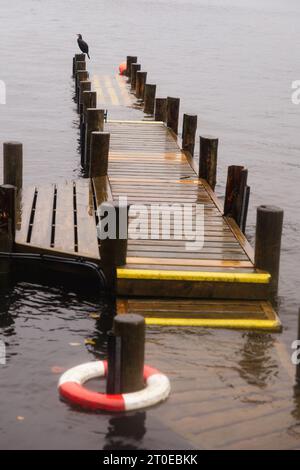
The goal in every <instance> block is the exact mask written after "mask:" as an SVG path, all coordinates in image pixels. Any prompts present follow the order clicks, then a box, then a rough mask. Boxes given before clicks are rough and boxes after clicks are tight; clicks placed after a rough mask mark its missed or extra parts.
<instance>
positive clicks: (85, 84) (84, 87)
mask: <svg viewBox="0 0 300 470" xmlns="http://www.w3.org/2000/svg"><path fill="white" fill-rule="evenodd" d="M91 88H92V82H90V81H89V80H85V81H82V82H80V84H79V100H78V103H77V111H78V113H79V114H80V115H81V114H82V111H83V92H84V91H91Z"/></svg>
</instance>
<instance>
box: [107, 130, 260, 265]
mask: <svg viewBox="0 0 300 470" xmlns="http://www.w3.org/2000/svg"><path fill="white" fill-rule="evenodd" d="M106 130H107V131H109V132H110V134H111V147H110V156H109V178H110V182H111V187H112V193H113V197H114V199H117V198H118V197H120V196H126V197H127V198H128V202H129V203H130V204H139V205H140V204H143V205H144V206H145V208H146V209H147V211H148V214H149V213H150V211H151V207H153V205H157V206H160V207H159V208H158V209H157V210H158V211H160V213H161V215H162V217H165V212H164V211H165V209H164V207H163V206H166V205H169V206H170V205H171V204H190V205H193V211H194V213H193V218H192V223H190V225H189V226H187V225H185V229H187V230H188V231H190V232H191V231H192V230H193V227H194V226H195V207H197V206H199V205H202V206H203V207H204V209H203V210H204V215H205V234H204V239H205V243H204V246H203V247H202V248H201V249H200V250H199V251H196V252H195V251H190V252H189V251H188V250H187V249H186V240H185V238H184V237H182V239H181V240H174V239H171V240H170V239H169V240H163V239H162V238H163V232H162V229H159V240H156V239H152V225H151V222H152V219H153V218H152V216H151V215H149V216H147V217H146V218H145V216H144V217H141V215H140V214H138V215H137V216H136V214H134V211H133V210H131V211H130V221H131V227H130V229H129V238H130V240H129V245H128V265H130V264H139V263H141V264H143V265H146V264H148V265H149V266H151V265H160V266H162V267H166V266H168V265H172V266H175V268H176V269H177V268H178V269H182V268H183V267H184V265H186V266H195V263H196V265H198V266H209V267H218V266H220V267H222V268H234V269H236V268H239V267H241V268H244V267H248V268H251V267H253V263H252V261H251V260H250V258H249V256H248V254H247V253H246V252H245V250H244V248H243V247H242V246H241V244H240V242H239V241H238V240H237V238H236V236H235V235H234V233H233V231H232V229H231V227H230V226H229V225H228V223H227V221H226V220H225V219H224V218H223V216H222V213H221V211H220V208H219V207H218V206H217V205H216V204H215V201H214V200H213V199H212V198H211V194H210V193H209V191H208V190H207V187H206V185H205V184H204V183H203V181H201V180H199V179H198V178H197V177H196V175H195V171H194V169H193V168H192V167H191V165H190V164H189V162H188V159H187V158H186V156H185V154H184V153H183V152H182V151H181V150H180V148H179V146H178V143H177V141H176V139H174V136H173V135H172V133H171V132H170V131H169V130H168V129H167V128H166V126H165V125H164V124H162V123H157V122H149V123H144V122H120V121H113V122H109V123H108V124H107V125H106ZM136 217H138V219H139V221H141V220H142V223H141V224H140V225H141V226H140V228H139V234H140V238H141V239H142V240H134V239H133V237H134V228H136V227H135V220H136ZM175 228H176V225H175V224H174V222H173V219H172V214H171V215H170V234H171V237H173V236H174V232H175ZM135 233H136V232H135ZM198 260H199V263H198ZM224 261H225V263H224Z"/></svg>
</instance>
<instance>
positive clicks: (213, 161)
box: [199, 136, 219, 190]
mask: <svg viewBox="0 0 300 470" xmlns="http://www.w3.org/2000/svg"><path fill="white" fill-rule="evenodd" d="M218 144H219V140H218V139H216V138H215V137H208V136H205V137H204V136H201V137H200V154H199V178H203V179H204V180H206V181H207V182H208V184H209V185H210V187H211V188H212V190H214V189H215V186H216V182H217V162H218Z"/></svg>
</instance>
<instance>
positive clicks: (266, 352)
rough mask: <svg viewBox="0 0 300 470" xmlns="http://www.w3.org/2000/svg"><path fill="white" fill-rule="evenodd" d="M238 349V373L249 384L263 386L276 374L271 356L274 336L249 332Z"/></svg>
mask: <svg viewBox="0 0 300 470" xmlns="http://www.w3.org/2000/svg"><path fill="white" fill-rule="evenodd" d="M245 336H246V341H245V342H244V344H243V347H242V349H241V350H240V360H239V361H238V364H239V368H238V371H239V374H240V376H241V378H242V379H244V380H245V381H246V382H247V383H248V384H249V385H256V386H258V387H261V388H264V387H266V386H267V385H268V382H269V381H270V380H271V379H272V378H273V377H275V376H276V375H277V374H278V363H277V362H276V361H275V360H274V359H273V357H272V350H273V346H274V338H273V337H272V336H271V335H269V334H264V333H256V332H249V333H247V334H246V335H245Z"/></svg>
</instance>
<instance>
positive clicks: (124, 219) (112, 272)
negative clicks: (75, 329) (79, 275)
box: [97, 201, 129, 297]
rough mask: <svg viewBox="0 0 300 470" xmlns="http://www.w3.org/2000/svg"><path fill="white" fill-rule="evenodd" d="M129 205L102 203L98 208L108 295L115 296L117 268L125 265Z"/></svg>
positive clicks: (123, 203) (101, 248)
mask: <svg viewBox="0 0 300 470" xmlns="http://www.w3.org/2000/svg"><path fill="white" fill-rule="evenodd" d="M128 213H129V205H128V204H127V203H125V202H120V203H119V202H113V201H107V202H103V203H102V204H101V205H100V206H99V207H98V214H99V225H98V227H97V233H98V238H99V239H100V259H101V267H102V268H103V271H104V274H105V277H106V280H107V284H108V295H109V296H111V297H115V296H116V292H117V266H123V265H125V264H126V258H127V242H128Z"/></svg>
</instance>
